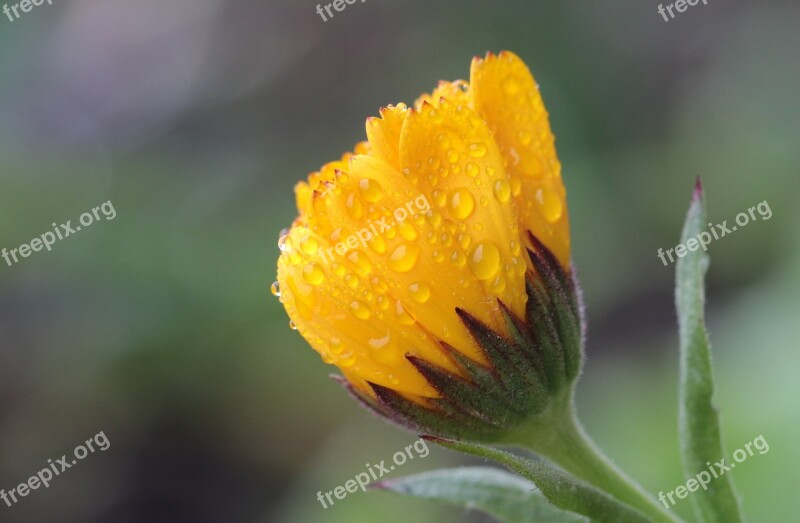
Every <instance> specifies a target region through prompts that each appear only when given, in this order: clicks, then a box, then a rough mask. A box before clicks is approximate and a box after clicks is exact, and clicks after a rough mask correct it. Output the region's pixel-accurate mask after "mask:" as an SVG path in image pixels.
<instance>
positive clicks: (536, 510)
mask: <svg viewBox="0 0 800 523" xmlns="http://www.w3.org/2000/svg"><path fill="white" fill-rule="evenodd" d="M377 487H378V488H384V489H386V490H390V491H393V492H398V493H401V494H406V495H409V496H413V497H417V498H423V499H433V500H438V501H445V502H448V503H452V504H455V505H458V506H462V507H466V508H468V509H476V510H481V511H483V512H486V513H487V514H491V515H492V516H494V517H495V518H497V519H498V520H500V521H504V522H506V523H580V522H586V521H587V519H586V518H583V517H581V516H577V515H575V514H570V513H568V512H564V511H563V510H560V509H558V508H556V507H554V506H553V505H551V504H550V502H549V501H547V500H546V499H545V498H544V496H542V494H541V493H540V492H539V491H538V489H537V488H536V485H534V484H533V483H531V482H530V481H528V480H526V479H523V478H520V477H519V476H515V475H513V474H511V473H509V472H506V471H505V470H500V469H496V468H491V467H463V468H455V469H443V470H435V471H432V472H424V473H422V474H416V475H413V476H407V477H404V478H400V479H393V480H388V481H383V482H381V483H379V484H378V485H377Z"/></svg>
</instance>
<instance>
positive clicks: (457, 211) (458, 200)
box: [450, 187, 475, 220]
mask: <svg viewBox="0 0 800 523" xmlns="http://www.w3.org/2000/svg"><path fill="white" fill-rule="evenodd" d="M474 210H475V197H474V196H472V193H471V192H469V190H468V189H465V188H463V187H462V188H459V189H456V190H455V191H453V193H452V195H451V196H450V214H452V215H453V217H454V218H456V219H458V220H464V219H466V218H469V216H470V215H471V214H472V211H474Z"/></svg>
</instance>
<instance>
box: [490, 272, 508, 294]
mask: <svg viewBox="0 0 800 523" xmlns="http://www.w3.org/2000/svg"><path fill="white" fill-rule="evenodd" d="M490 288H491V290H492V292H494V293H495V294H500V293H501V292H503V291H504V290H506V279H505V277H504V276H503V275H502V274H500V275H498V276H497V278H495V279H494V281H492V285H491V287H490Z"/></svg>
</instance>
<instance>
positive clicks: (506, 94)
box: [470, 51, 570, 267]
mask: <svg viewBox="0 0 800 523" xmlns="http://www.w3.org/2000/svg"><path fill="white" fill-rule="evenodd" d="M470 100H471V104H472V107H474V108H475V110H476V111H477V112H478V114H479V115H480V116H481V117H482V118H483V119H484V120H485V121H486V123H487V124H488V125H489V128H490V129H491V130H492V132H493V133H494V136H495V140H496V141H497V144H498V145H499V147H500V150H501V152H502V154H503V159H504V164H505V166H506V168H507V171H508V174H509V183H510V185H511V189H512V193H513V194H514V196H515V199H516V201H517V205H518V208H519V213H520V216H521V220H522V224H523V226H524V227H526V228H527V229H530V230H531V231H532V232H533V233H534V234H535V235H536V236H537V237H539V238H540V239H541V241H542V242H543V243H544V244H545V245H546V246H547V247H548V248H550V249H551V250H552V251H553V253H554V254H555V255H556V257H557V258H558V259H559V261H560V262H561V263H562V264H564V266H567V267H568V266H569V259H570V250H569V219H568V216H567V207H566V191H565V189H564V185H563V183H562V182H561V162H559V160H558V156H557V155H556V149H555V138H554V136H553V133H552V131H551V130H550V123H549V120H548V115H547V110H546V109H545V107H544V103H543V102H542V97H541V94H540V93H539V86H538V85H537V84H536V82H535V80H534V79H533V76H532V75H531V73H530V71H529V70H528V67H527V66H526V65H525V63H524V62H523V61H522V60H521V59H520V58H519V57H518V56H517V55H515V54H514V53H511V52H509V51H503V52H501V53H500V54H498V55H497V56H495V55H493V54H491V53H489V54H487V56H486V58H485V59H480V58H475V59H473V61H472V70H471V73H470Z"/></svg>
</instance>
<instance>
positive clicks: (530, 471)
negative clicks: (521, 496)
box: [423, 436, 650, 523]
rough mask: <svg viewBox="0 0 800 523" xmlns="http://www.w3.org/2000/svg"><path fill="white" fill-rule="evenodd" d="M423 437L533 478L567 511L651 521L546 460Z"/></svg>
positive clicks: (616, 520)
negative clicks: (492, 461)
mask: <svg viewBox="0 0 800 523" xmlns="http://www.w3.org/2000/svg"><path fill="white" fill-rule="evenodd" d="M423 438H424V439H427V440H429V441H432V442H434V443H436V444H438V445H441V446H443V447H446V448H449V449H452V450H457V451H460V452H466V453H467V454H472V455H473V456H479V457H482V458H486V459H491V460H494V461H496V462H498V463H500V464H502V465H503V466H504V467H506V468H507V469H508V470H510V471H511V472H514V473H516V474H519V475H520V476H522V477H524V478H526V479H528V480H530V481H532V482H533V483H534V484H535V485H536V486H537V487H538V488H539V490H540V491H541V493H542V494H543V495H544V497H545V498H547V499H548V500H549V501H550V502H551V503H552V504H553V505H555V506H557V507H558V508H560V509H562V510H564V511H567V512H572V513H575V514H580V515H582V516H586V517H588V518H589V519H590V520H591V521H596V522H598V523H649V522H650V519H649V518H648V517H646V516H645V515H644V514H642V513H641V512H639V511H638V510H636V509H634V508H632V507H630V506H628V505H626V504H624V503H622V502H621V501H618V500H616V499H615V498H613V497H611V496H610V495H609V494H606V493H605V492H603V491H601V490H599V489H597V488H595V487H593V486H591V485H589V484H588V483H586V482H584V481H582V480H580V479H578V478H575V477H574V476H571V475H569V474H567V473H566V472H564V471H562V470H561V469H559V468H556V467H555V466H554V465H552V464H550V462H548V461H546V460H543V459H536V460H534V459H531V458H526V457H522V456H517V455H516V454H512V453H510V452H507V451H505V450H499V449H495V448H492V447H488V446H486V445H479V444H476V443H464V442H461V441H452V440H445V439H441V438H433V437H430V436H423Z"/></svg>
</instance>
